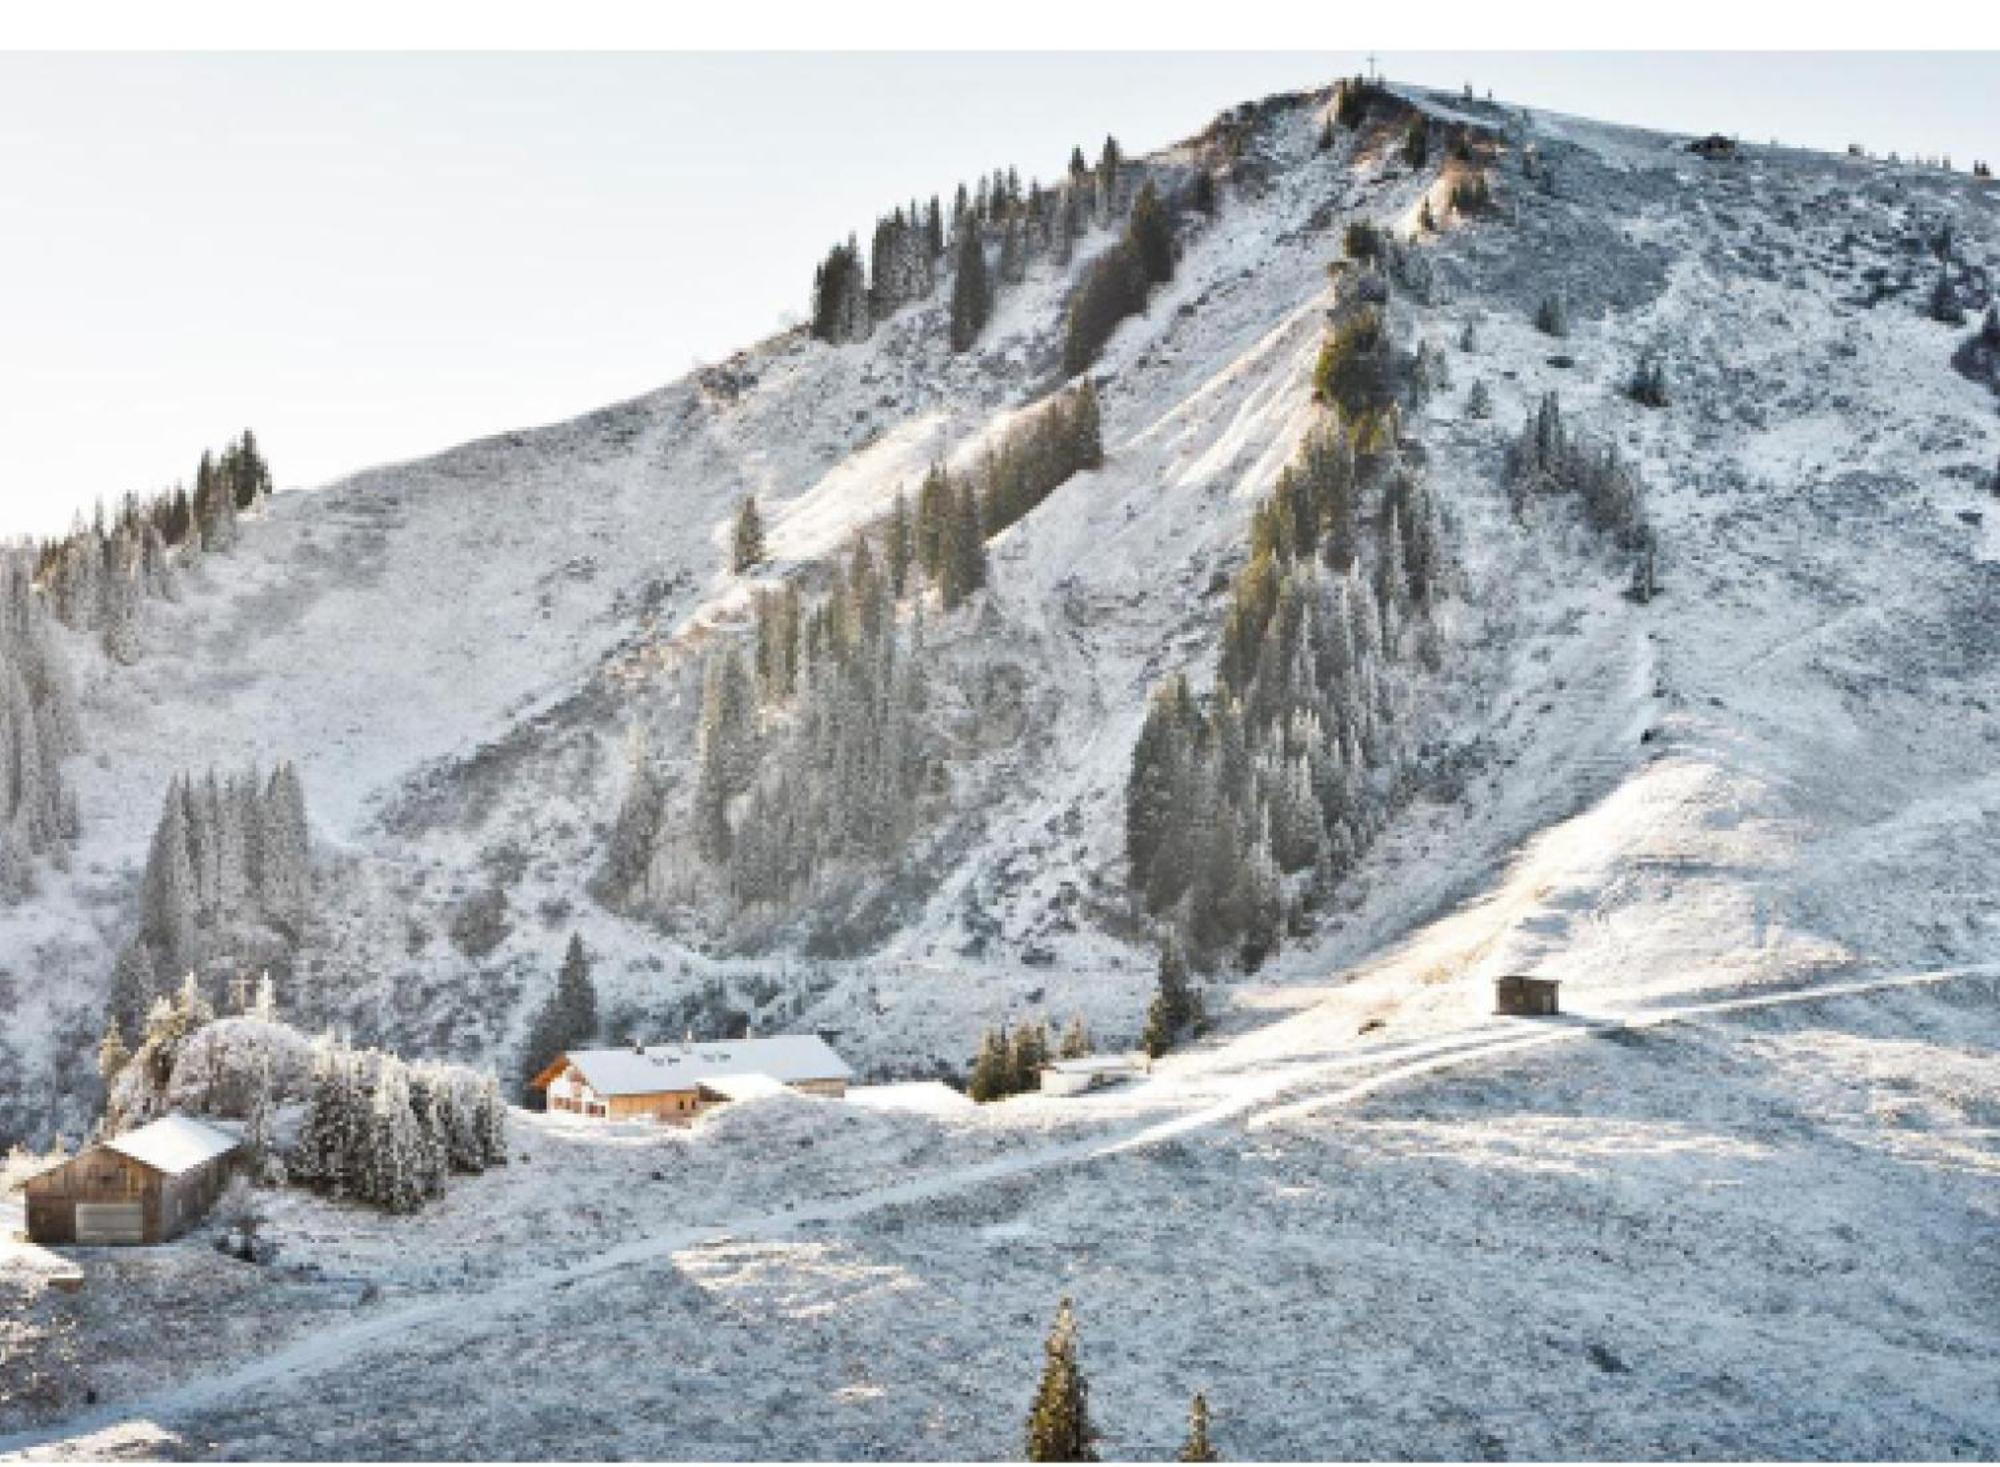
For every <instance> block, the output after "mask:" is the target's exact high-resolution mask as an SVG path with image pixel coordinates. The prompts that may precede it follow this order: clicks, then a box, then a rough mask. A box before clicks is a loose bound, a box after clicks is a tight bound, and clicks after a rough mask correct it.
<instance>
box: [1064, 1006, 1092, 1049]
mask: <svg viewBox="0 0 2000 1467" xmlns="http://www.w3.org/2000/svg"><path fill="white" fill-rule="evenodd" d="M1089 1054H1090V1030H1089V1028H1088V1027H1086V1026H1085V1024H1084V1022H1083V1015H1082V1014H1077V1015H1076V1016H1075V1017H1073V1018H1072V1019H1071V1020H1070V1021H1069V1027H1068V1028H1067V1029H1065V1030H1063V1037H1062V1050H1061V1056H1062V1058H1063V1059H1084V1058H1087V1057H1088V1056H1089Z"/></svg>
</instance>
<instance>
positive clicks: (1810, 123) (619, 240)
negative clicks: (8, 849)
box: [0, 52, 2000, 534]
mask: <svg viewBox="0 0 2000 1467" xmlns="http://www.w3.org/2000/svg"><path fill="white" fill-rule="evenodd" d="M1357 64H1358V57H1357V56H1356V55H1355V54H1353V53H1333V52H1321V53H1311V52H1289V53H1275V54H1274V53H1210V54H1200V53H1173V54H1148V55H1122V56H1121V55H1111V54H1103V53H1097V54H1083V55H1049V54H1036V55H1023V54H1016V55H1005V54H991V55H964V54H954V55H910V54H904V55H839V56H804V55H782V56H743V55H736V56H731V55H703V56H687V55H682V56H669V55H610V56H591V55H558V56H472V57H453V56H440V55H417V56H384V55H354V56H340V55H320V56H227V57H222V56H217V57H203V56H24V55H0V180H4V182H0V343H4V344H3V345H0V430H4V431H0V534H10V533H15V532H22V531H46V530H50V529H54V528H58V527H60V526H61V525H62V524H63V523H65V522H66V521H67V520H68V518H69V515H70V514H71V512H72V510H73V509H74V508H75V507H76V506H78V505H81V504H87V503H88V502H89V501H90V500H91V499H93V498H95V497H97V496H100V495H102V496H104V497H106V498H111V497H115V496H116V495H118V494H120V493H122V492H124V491H126V490H128V489H138V490H142V491H145V490H151V489H154V488H157V487H160V486H162V485H164V484H166V483H168V482H170V481H172V480H174V479H176V478H182V477H185V476H186V475H187V473H188V472H189V470H190V469H191V467H192V465H193V461H194V459H195V457H196V455H197V454H198V453H199V451H200V449H201V448H202V447H203V446H204V445H207V444H220V443H221V442H222V441H223V440H224V439H225V438H226V437H228V436H230V435H232V434H233V433H234V432H236V431H237V430H238V429H239V428H241V427H243V426H245V425H246V424H247V425H250V426H253V427H255V428H256V430H257V432H258V435H259V437H260V438H261V439H262V440H263V442H264V444H265V447H266V450H267V452H268V454H269V456H270V458H271V460H272V462H273V465H274V467H275V469H276V471H277V475H278V479H279V482H280V484H281V485H283V486H286V487H293V486H305V485H314V484H318V483H322V482H324V481H326V480H327V479H329V478H332V477H335V476H337V475H339V474H342V473H345V472H348V471H351V470H354V469H358V468H362V467H366V466H367V465H369V464H373V463H379V462H382V461H385V460H390V459H396V458H403V457H410V456H414V455H418V454H422V453H426V452H429V451H432V450H435V449H439V448H444V447H447V446H449V445H451V444H453V443H456V442H459V441H461V440H463V439H465V438H468V437H473V436H477V435H479V434H483V433H490V432H497V431H499V430H502V429H506V428H511V427H519V426H525V425H528V424H532V423H537V422H546V421H551V420H554V419H558V418H562V417H566V416H569V415H571V414H574V413H578V412H582V411H585V410H587V409H589V408H592V407H595V406H598V405H600V404H603V403H606V402H609V401H613V400H616V399H618V398H621V397H626V396H630V395H632V394H635V393H638V392H642V391H644V390H646V389H648V388H651V387H655V386H657V385H659V384H660V383H662V382H665V381H667V380H669V379H671V378H673V377H675V376H677V375H679V374H680V373H681V372H683V371H684V370H686V368H687V367H688V365H689V364H690V363H691V362H692V361H694V360H696V359H698V358H699V359H713V358H715V357H717V356H720V355H722V354H724V353H726V352H728V351H730V350H732V349H734V348H735V347H738V346H741V345H745V344H747V343H749V342H750V341H752V340H754V339H755V338H757V337H759V336H762V335H764V334H766V333H767V332H769V331H770V330H771V329H773V328H774V327H775V326H776V325H777V324H778V323H779V321H780V318H781V316H783V315H785V314H786V313H793V314H796V313H798V312H799V311H801V310H802V309H803V307H804V304H805V297H806V292H807V288H808V286H809V284H810V281H811V276H812V267H813V263H814V261H815V260H816V259H817V258H818V256H819V255H820V254H821V252H822V251H823V250H824V248H825V246H826V245H827V244H829V243H830V242H832V241H833V240H834V239H835V238H837V237H843V236H845V235H846V234H847V232H848V231H850V230H856V231H861V232H863V234H864V237H865V231H866V229H867V227H868V226H869V224H870V223H871V222H872V220H873V218H874V216H875V214H876V212H877V211H879V210H881V209H884V208H887V207H889V206H890V205H892V204H894V203H895V202H896V201H898V200H899V199H907V198H908V197H909V196H910V195H912V194H914V193H920V194H922V195H925V196H928V195H929V194H930V193H932V192H938V193H946V192H947V191H948V190H949V189H950V188H951V187H952V185H953V184H954V183H956V181H957V180H958V179H960V178H964V177H969V176H971V175H973V174H974V173H976V172H977V171H980V170H982V169H985V170H990V169H991V168H992V167H994V166H996V165H1005V164H1008V163H1012V164H1016V165H1018V166H1019V167H1020V168H1021V169H1022V171H1023V173H1024V174H1029V173H1032V174H1039V175H1041V176H1044V177H1047V176H1049V175H1051V174H1053V173H1055V172H1056V171H1057V170H1058V169H1059V168H1060V166H1061V165H1062V163H1063V162H1064V160H1065V159H1066V158H1067V156H1068V152H1069V148H1070V145H1071V144H1072V143H1075V142H1080V143H1083V144H1084V145H1085V147H1086V149H1087V150H1088V151H1092V152H1094V150H1095V148H1096V145H1097V144H1098V143H1099V142H1100V141H1101V140H1102V138H1103V136H1104V134H1105V133H1106V132H1107V131H1110V132H1115V133H1116V134H1117V136H1118V137H1119V139H1120V141H1121V142H1122V143H1123V144H1124V145H1125V146H1126V147H1127V149H1128V150H1130V151H1143V150H1146V149H1149V148H1152V147H1156V146H1158V145H1160V144H1162V143H1165V142H1168V141H1171V140H1172V139H1174V138H1177V137H1181V136H1184V135H1186V134H1188V133H1190V132H1193V131H1195V130H1197V129H1198V128H1199V127H1201V126H1202V125H1203V124H1204V123H1205V122H1206V121H1207V119H1208V118H1209V117H1210V116H1211V115H1212V114H1213V113H1214V112H1215V111H1216V110H1217V109H1218V108H1220V107H1222V106H1224V105H1227V104H1229V103H1231V102H1235V101H1240V100H1243V99H1246V98H1249V97H1253V96H1260V95H1263V94H1265V93H1267V92H1271V91H1275V90H1280V89H1285V88H1290V87H1303V86H1312V85H1318V84H1321V83H1323V82H1324V81H1326V80H1327V79H1328V78H1330V77H1331V76H1334V75H1337V74H1339V73H1340V72H1341V71H1343V70H1352V69H1353V68H1354V67H1355V66H1356V65H1357ZM1383 65H1384V68H1385V69H1386V70H1387V71H1388V72H1389V73H1390V74H1391V75H1394V76H1396V77H1399V78H1405V79H1409V80H1415V81H1427V82H1434V83H1437V84H1442V85H1456V84H1458V83H1459V82H1461V81H1464V80H1470V81H1472V82H1473V83H1474V84H1475V85H1477V86H1479V87H1480V88H1481V89H1482V90H1483V89H1484V88H1486V87H1489V86H1490V87H1492V88H1493V89H1494V91H1495V93H1496V95H1497V96H1499V97H1501V98H1503V99H1506V100H1509V101H1516V102H1525V103H1528V104H1530V105H1533V106H1538V107H1546V108H1551V109H1554V110H1560V111H1568V112H1575V113H1581V114H1586V115H1592V116H1600V117H1606V118H1611V119H1616V120H1622V121H1631V122H1636V123H1645V124H1653V125H1659V126H1665V127H1672V128H1677V129H1680V130H1684V131H1707V130H1711V129H1715V130H1720V131H1723V132H1731V133H1741V134H1742V135H1744V136H1746V137H1751V138H1756V139H1760V140H1761V139H1767V138H1770V137H1773V136H1775V137H1779V138H1782V139H1783V140H1785V141H1787V142H1796V143H1802V144H1809V145H1816V146H1824V147H1827V148H1833V149H1838V148H1840V147H1842V146H1844V145H1845V144H1846V143H1847V142H1848V141H1849V140H1861V141H1864V142H1866V143H1867V144H1868V145H1869V146H1871V147H1873V148H1875V149H1877V150H1878V151H1888V150H1890V149H1898V150H1901V151H1904V152H1912V151H1922V152H1928V153H1939V152H1949V153H1950V154H1951V155H1952V156H1953V158H1954V160H1955V162H1956V163H1957V165H1958V166H1959V167H1960V168H1961V169H1963V168H1965V167H1966V166H1968V164H1969V163H1970V161H1971V159H1972V158H1974V157H1975V156H1977V157H1986V158H1989V159H1992V160H1994V161H1995V162H2000V100H1996V98H2000V85H1996V82H2000V57H1995V56H1993V55H1991V54H1988V55H1983V56H1982V55H1957V56H1954V55H1936V56H1923V55H1895V56H1866V55H1854V54H1845V55H1820V56H1783V55H1730V56H1713V55H1707V56H1704V55H1694V54H1687V53H1681V54H1664V55H1643V56H1641V55H1633V54H1596V55H1588V54H1568V55H1564V54H1546V53H1540V54H1538V53H1504V54H1500V53H1488V54H1479V55H1450V54H1444V53H1415V52H1402V53H1387V54H1385V55H1384V56H1383Z"/></svg>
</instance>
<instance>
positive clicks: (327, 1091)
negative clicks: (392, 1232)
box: [287, 1038, 507, 1212]
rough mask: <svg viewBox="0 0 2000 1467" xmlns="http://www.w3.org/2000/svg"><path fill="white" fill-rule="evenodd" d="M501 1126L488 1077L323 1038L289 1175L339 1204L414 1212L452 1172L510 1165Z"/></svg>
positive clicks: (494, 1084) (440, 1191)
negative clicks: (341, 1201)
mask: <svg viewBox="0 0 2000 1467" xmlns="http://www.w3.org/2000/svg"><path fill="white" fill-rule="evenodd" d="M506 1117H507V1110H506V1105H505V1103H504V1102H503V1101H502V1100H501V1098H500V1085H499V1082H498V1081H497V1080H496V1079H495V1078H494V1077H493V1076H492V1075H490V1074H486V1075H482V1074H478V1073H475V1072H474V1071H472V1070H468V1069H466V1068H464V1067H463V1066H459V1065H443V1064H406V1063H405V1062H404V1061H402V1060H400V1059H398V1058H397V1057H396V1056H395V1055H392V1054H384V1053H382V1052H380V1051H377V1050H353V1049H349V1048H347V1047H346V1046H344V1045H342V1044H339V1043H337V1042H335V1041H334V1040H332V1039H330V1038H323V1039H321V1040H320V1041H319V1043H318V1044H317V1045H316V1046H315V1047H314V1051H313V1066H312V1078H311V1081H310V1084H309V1088H308V1091H307V1099H306V1114H305V1122H304V1124H303V1126H302V1127H301V1128H300V1131H299V1137H298V1143H297V1145H296V1146H295V1147H294V1148H293V1150H292V1152H291V1154H290V1156H289V1158H288V1161H287V1174H288V1175H289V1177H290V1178H291V1180H293V1181H295V1182H302V1183H305V1184H306V1185H308V1186H311V1187H315V1188H317V1189H318V1190H320V1191H322V1192H326V1193H328V1194H330V1195H332V1196H335V1197H352V1198H355V1199H357V1200H359V1201H362V1202H367V1203H371V1204H373V1205H374V1206H376V1207H380V1208H382V1209H383V1210H384V1211H386V1212H415V1211H416V1210H417V1209H418V1208H420V1207H422V1206H423V1205H424V1203H425V1202H427V1201H429V1200H431V1199H432V1198H436V1197H441V1196H443V1195H444V1188H445V1181H446V1179H447V1178H448V1177H449V1176H450V1174H451V1173H453V1172H483V1171H485V1170H486V1168H487V1167H489V1166H502V1165H505V1164H506V1161H507V1129H506Z"/></svg>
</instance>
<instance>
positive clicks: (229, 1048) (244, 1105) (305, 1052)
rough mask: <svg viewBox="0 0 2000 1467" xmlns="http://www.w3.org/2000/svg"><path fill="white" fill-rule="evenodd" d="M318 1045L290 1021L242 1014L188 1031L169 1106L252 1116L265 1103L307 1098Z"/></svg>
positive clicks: (167, 1096)
mask: <svg viewBox="0 0 2000 1467" xmlns="http://www.w3.org/2000/svg"><path fill="white" fill-rule="evenodd" d="M311 1074H312V1046H311V1044H310V1042H309V1041H308V1040H307V1039H306V1037H305V1036H304V1035H303V1034H301V1033H299V1031H298V1030H296V1029H294V1028H292V1027H291V1026H290V1025H289V1024H280V1023H276V1022H274V1021H271V1020H266V1019H258V1018H254V1017H251V1016H250V1015H247V1014H246V1015H237V1016H235V1017H232V1018H227V1019H218V1020H216V1021H215V1022H214V1023H212V1024H210V1025H208V1026H207V1027H206V1028H204V1029H201V1030H199V1031H198V1032H196V1033H194V1034H191V1035H190V1036H188V1038H187V1040H186V1042H185V1043H183V1044H182V1046H181V1049H180V1054H179V1056H178V1058H177V1059H176V1061H175V1063H174V1069H173V1075H172V1077H171V1078H170V1080H169V1081H168V1083H167V1087H166V1092H165V1097H164V1098H165V1102H166V1108H167V1109H169V1110H190V1111H199V1112H200V1113H202V1114H204V1115H211V1116H227V1117H229V1118H230V1119H233V1120H248V1119H249V1118H250V1115H251V1112H252V1111H253V1110H254V1109H255V1108H256V1107H257V1106H258V1105H259V1104H260V1103H261V1104H277V1103H282V1102H283V1101H287V1100H302V1099H304V1098H305V1094H306V1085H307V1082H308V1080H309V1079H310V1077H311Z"/></svg>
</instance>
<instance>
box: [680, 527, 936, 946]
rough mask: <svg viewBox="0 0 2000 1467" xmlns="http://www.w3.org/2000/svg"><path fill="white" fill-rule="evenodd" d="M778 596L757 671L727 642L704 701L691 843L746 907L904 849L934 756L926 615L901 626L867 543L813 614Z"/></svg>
mask: <svg viewBox="0 0 2000 1467" xmlns="http://www.w3.org/2000/svg"><path fill="white" fill-rule="evenodd" d="M781 605H782V603H767V604H766V607H765V610H766V612H767V613H769V614H775V617H776V621H775V623H774V621H773V620H772V619H771V616H770V615H767V617H765V618H760V621H761V622H762V626H761V628H760V634H759V637H758V646H759V653H760V655H759V658H758V662H759V672H760V674H761V676H760V678H759V679H758V680H757V681H753V679H752V674H751V669H750V667H749V665H748V661H747V659H746V658H745V657H744V655H743V653H742V652H741V651H740V650H738V649H736V648H730V649H727V650H725V651H723V652H720V653H718V654H717V655H716V656H714V657H713V658H711V659H710V661H709V664H708V668H707V673H706V682H705V685H704V693H703V698H702V714H701V745H700V755H699V760H700V762H699V769H698V774H697V779H696V786H695V802H694V803H695V808H694V820H695V832H694V834H695V841H696V844H697V846H698V848H699V850H700V851H701V853H702V855H703V856H704V857H705V858H706V859H707V860H709V861H710V862H714V863H718V864H720V865H721V866H722V867H723V869H724V870H725V871H726V872H727V883H728V889H729V895H730V896H731V898H732V899H733V901H734V902H735V903H736V904H737V905H738V906H742V907H755V906H759V905H768V904H781V903H785V902H788V901H789V900H791V899H792V898H793V897H795V896H797V895H799V894H800V893H802V892H804V891H806V890H808V889H809V888H810V886H811V884H812V882H813V881H814V879H815V878H816V877H817V876H818V875H819V874H820V873H821V872H822V871H823V870H824V869H825V868H827V867H828V866H830V865H832V864H834V863H839V862H872V861H878V860H882V859H886V858H888V857H891V856H893V855H895V854H897V853H898V852H900V851H901V850H902V848H903V845H904V843H905V842H906V841H907V840H908V839H909V837H910V834H911V832H912V831H913V830H914V829H915V827H916V822H917V805H918V797H919V795H920V794H921V792H922V790H923V788H924V785H925V776H926V771H927V770H928V769H929V768H930V767H931V766H932V764H933V762H934V757H935V756H934V753H933V751H932V749H931V747H930V744H931V741H930V738H929V735H928V732H927V727H926V724H925V721H924V718H923V711H924V703H925V697H924V679H923V672H922V666H923V661H924V649H923V624H922V618H921V614H919V615H918V616H916V617H914V618H912V619H911V620H910V621H909V622H908V623H907V624H905V623H903V622H901V621H899V619H898V617H897V614H896V594H895V591H894V588H893V587H892V586H891V584H890V581H889V578H888V576H887V575H886V574H885V573H884V572H883V570H882V568H881V566H880V565H879V563H878V561H877V557H876V555H875V553H874V552H873V551H871V550H870V548H869V547H868V544H867V543H866V542H865V541H862V542H858V543H857V544H856V545H855V547H854V550H853V553H852V554H851V556H850V557H849V562H848V564H847V565H846V566H845V567H842V568H839V569H837V570H836V571H835V574H834V577H833V584H832V586H831V588H830V589H829V590H828V592H827V594H826V595H825V597H824V598H823V599H821V600H820V602H819V603H818V604H817V605H816V606H814V607H813V608H812V610H811V611H810V612H808V613H805V614H803V615H800V616H796V617H791V616H785V615H784V614H783V613H782V611H781V610H778V607H780V606H781ZM778 626H782V627H783V628H786V629H787V630H778V629H777V627H778Z"/></svg>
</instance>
